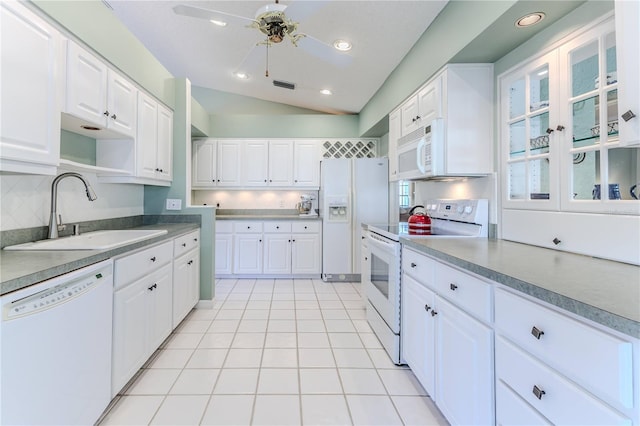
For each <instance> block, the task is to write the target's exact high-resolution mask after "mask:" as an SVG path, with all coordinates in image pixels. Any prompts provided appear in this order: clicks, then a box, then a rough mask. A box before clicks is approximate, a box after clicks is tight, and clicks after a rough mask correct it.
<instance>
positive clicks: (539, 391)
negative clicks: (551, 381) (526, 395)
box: [533, 385, 546, 399]
mask: <svg viewBox="0 0 640 426" xmlns="http://www.w3.org/2000/svg"><path fill="white" fill-rule="evenodd" d="M545 393H546V392H545V391H543V390H542V389H540V388H539V387H538V386H537V385H533V394H534V395H535V396H536V398H538V399H542V395H544V394H545Z"/></svg>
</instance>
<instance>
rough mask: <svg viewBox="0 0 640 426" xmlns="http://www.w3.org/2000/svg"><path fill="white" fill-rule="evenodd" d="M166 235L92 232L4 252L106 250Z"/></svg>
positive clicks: (159, 231) (144, 231)
mask: <svg viewBox="0 0 640 426" xmlns="http://www.w3.org/2000/svg"><path fill="white" fill-rule="evenodd" d="M166 233H167V230H166V229H117V230H107V231H94V232H87V233H84V234H81V235H73V236H70V237H62V238H55V239H51V240H41V241H34V242H31V243H24V244H18V245H15V246H8V247H5V248H4V250H107V249H113V248H116V247H121V246H126V245H127V244H133V243H137V242H140V241H144V240H148V239H150V238H155V237H159V236H160V235H164V234H166Z"/></svg>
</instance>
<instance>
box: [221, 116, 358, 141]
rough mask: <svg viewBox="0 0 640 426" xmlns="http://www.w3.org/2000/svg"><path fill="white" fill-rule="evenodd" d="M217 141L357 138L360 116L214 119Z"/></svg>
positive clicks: (230, 117) (232, 117) (235, 117)
mask: <svg viewBox="0 0 640 426" xmlns="http://www.w3.org/2000/svg"><path fill="white" fill-rule="evenodd" d="M210 129H211V135H210V136H213V137H221V138H222V137H246V138H251V137H255V138H258V137H262V138H296V137H298V138H305V137H308V138H322V137H324V138H341V137H357V136H358V135H359V133H358V116H357V115H328V114H318V115H211V116H210Z"/></svg>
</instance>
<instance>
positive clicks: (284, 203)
mask: <svg viewBox="0 0 640 426" xmlns="http://www.w3.org/2000/svg"><path fill="white" fill-rule="evenodd" d="M302 194H312V195H313V196H315V198H316V200H315V203H314V208H317V200H318V191H269V190H266V191H193V197H192V200H193V205H204V204H206V205H208V206H215V205H216V203H220V207H219V208H221V209H295V208H296V204H297V203H298V202H299V201H300V195H302Z"/></svg>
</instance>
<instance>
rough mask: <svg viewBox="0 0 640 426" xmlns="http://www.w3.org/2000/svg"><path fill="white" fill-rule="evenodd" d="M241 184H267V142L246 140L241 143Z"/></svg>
mask: <svg viewBox="0 0 640 426" xmlns="http://www.w3.org/2000/svg"><path fill="white" fill-rule="evenodd" d="M242 159H243V166H244V167H243V168H242V182H243V184H244V185H247V186H267V185H268V184H269V141H265V140H255V141H254V140H248V141H244V142H243V143H242Z"/></svg>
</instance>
